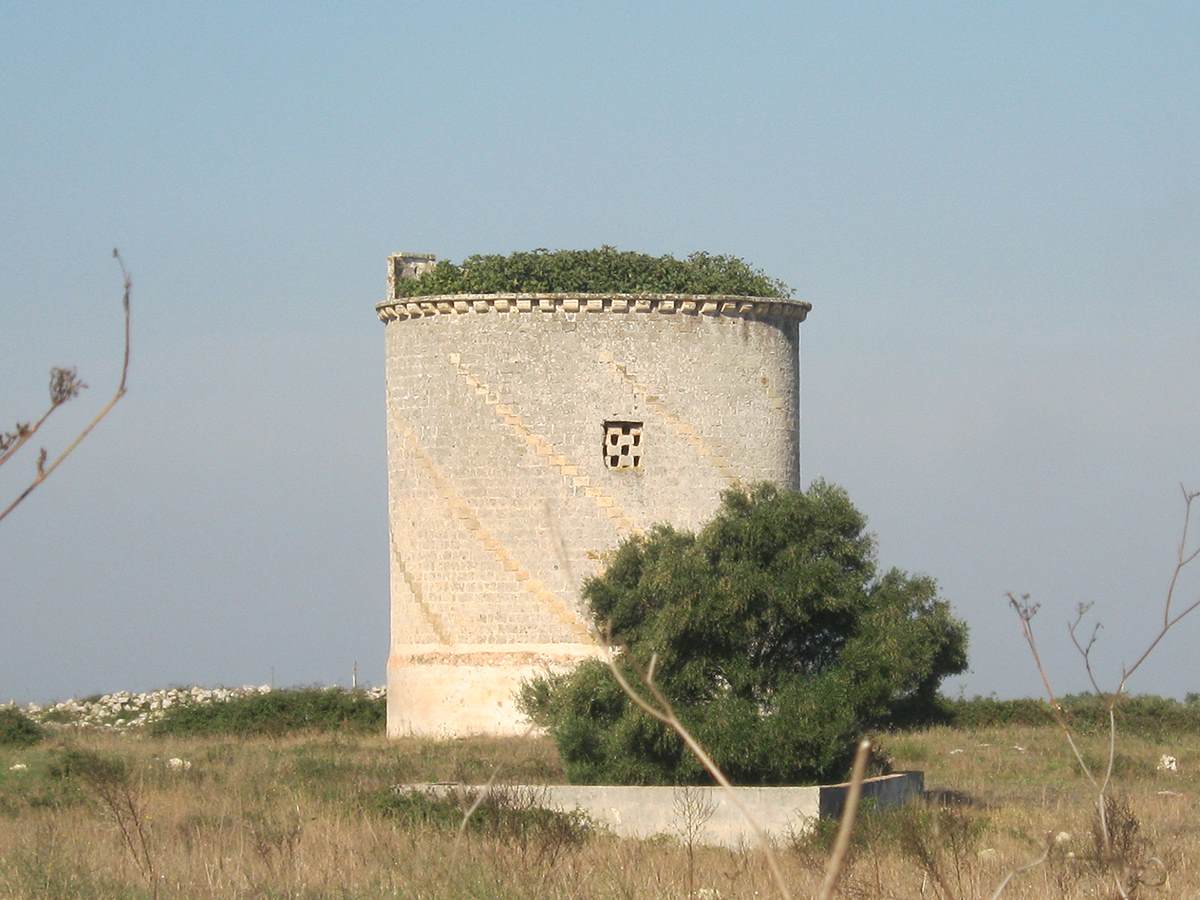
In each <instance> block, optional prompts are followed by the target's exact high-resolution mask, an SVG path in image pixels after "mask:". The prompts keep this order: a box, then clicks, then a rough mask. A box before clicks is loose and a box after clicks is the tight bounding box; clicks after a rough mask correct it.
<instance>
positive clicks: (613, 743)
mask: <svg viewBox="0 0 1200 900" xmlns="http://www.w3.org/2000/svg"><path fill="white" fill-rule="evenodd" d="M583 596H584V598H585V600H586V601H587V603H588V604H589V606H590V608H591V613H592V615H593V617H594V619H595V622H596V625H597V626H598V628H599V629H600V631H601V632H602V633H605V634H607V635H609V637H610V641H611V643H612V645H613V646H614V647H617V648H619V650H618V651H617V657H616V661H615V664H616V665H618V666H620V667H621V668H622V671H623V672H626V673H628V676H629V677H628V680H630V681H631V682H633V683H636V679H637V675H636V674H635V673H637V672H645V671H646V669H647V667H648V666H649V664H650V661H651V659H652V658H653V659H654V680H655V684H656V685H657V687H658V688H659V689H660V690H661V691H662V693H663V694H664V695H665V697H666V698H667V699H668V700H669V701H670V702H671V704H672V705H673V706H674V708H675V711H676V712H677V714H678V716H679V718H680V720H681V721H682V722H683V723H684V724H685V725H686V727H687V728H688V730H689V731H690V732H691V733H692V734H693V735H694V736H695V737H696V738H697V740H699V742H700V743H701V744H702V745H703V746H704V747H705V748H706V749H707V750H708V751H709V753H710V755H711V756H712V757H713V759H714V760H715V762H716V763H717V765H718V766H720V768H721V769H723V770H724V772H725V774H726V775H728V776H729V778H731V779H732V780H733V781H735V782H740V783H742V784H787V783H803V782H812V781H827V780H831V779H832V780H836V779H838V778H840V777H842V776H844V775H845V773H846V771H847V769H848V766H849V763H850V759H851V756H852V754H853V750H854V746H855V742H856V741H857V739H858V738H860V737H861V736H862V734H863V733H864V732H865V731H869V730H871V729H873V728H878V727H880V726H881V725H883V724H885V723H886V722H887V721H888V720H889V718H890V717H891V716H893V715H895V714H896V713H897V712H898V711H899V710H901V709H903V710H904V713H905V715H906V716H911V715H913V714H914V712H919V710H920V708H921V707H922V706H927V707H928V706H931V705H932V704H933V703H934V701H935V700H936V696H937V688H938V685H939V683H940V682H941V680H942V679H943V678H945V677H946V676H947V675H951V674H956V673H959V672H961V671H963V670H964V669H965V667H966V642H967V634H966V626H965V625H964V624H963V623H962V622H961V621H960V620H958V619H956V618H954V616H952V615H951V613H950V608H949V605H948V603H947V602H946V601H945V600H943V599H942V598H941V597H939V595H938V589H937V584H936V582H935V581H934V580H933V579H932V578H928V577H925V576H912V575H909V574H907V573H905V572H903V571H900V570H897V569H891V570H889V571H886V572H884V573H883V574H882V575H880V574H877V571H876V555H875V541H874V538H873V537H872V535H871V534H869V533H868V532H867V531H866V518H865V517H864V516H863V514H862V513H860V512H859V511H858V510H857V509H856V508H855V507H854V505H853V504H852V503H851V502H850V499H849V497H848V496H847V495H846V492H845V491H844V490H842V489H841V488H839V487H836V486H834V485H831V484H827V483H824V482H817V483H815V484H814V485H812V486H811V487H810V488H809V490H807V491H805V492H803V493H801V492H795V491H787V490H781V489H779V488H776V487H774V486H772V485H768V484H762V485H758V486H756V487H754V488H753V489H750V490H742V489H733V490H730V491H728V492H726V493H725V494H724V496H723V498H722V503H721V506H720V508H719V510H718V512H717V514H716V516H715V517H714V518H713V520H712V521H711V522H709V523H708V524H707V525H706V526H705V527H704V528H702V529H701V530H700V531H699V532H698V533H692V532H689V531H685V530H681V529H677V528H673V527H671V526H669V525H658V526H656V527H654V528H653V529H651V530H650V531H649V532H648V533H647V534H644V535H638V536H634V537H631V538H629V539H627V540H626V541H625V542H624V543H622V544H621V545H620V547H619V548H618V549H617V550H616V551H615V552H614V555H613V557H612V559H611V561H610V563H609V565H608V567H607V569H606V571H605V572H604V573H603V574H601V575H599V576H598V577H595V578H592V579H590V580H589V581H588V582H586V584H585V585H584V588H583ZM520 699H521V706H522V709H523V710H524V711H525V712H526V714H527V715H529V716H530V718H531V719H532V720H533V721H534V722H536V723H537V724H539V725H541V726H543V727H545V728H546V729H547V730H548V731H549V733H550V734H551V735H552V736H553V738H554V739H555V741H556V742H557V744H558V748H559V751H560V753H561V755H562V758H563V761H564V764H565V766H566V769H567V774H568V777H569V778H570V779H571V780H572V781H575V782H582V783H600V782H609V783H622V784H687V783H700V782H704V781H706V780H707V779H708V776H707V774H706V773H705V771H704V770H703V769H702V767H701V766H700V764H699V763H698V762H697V761H696V759H695V758H694V757H693V755H692V754H691V753H689V752H688V751H687V750H686V749H685V748H684V746H683V743H682V742H681V740H680V739H679V737H678V736H677V735H676V734H675V733H674V732H673V731H672V730H671V729H669V728H667V727H666V726H664V725H662V724H661V723H659V722H657V721H655V720H654V719H652V718H651V717H650V716H648V715H646V714H645V713H644V712H643V711H642V710H640V709H638V708H637V706H636V705H635V704H633V703H632V702H631V701H630V699H629V697H628V696H627V695H626V694H625V693H624V691H622V689H621V687H620V686H619V685H618V684H617V682H616V680H615V679H614V678H613V674H612V672H611V671H610V670H609V668H608V666H607V664H606V663H605V662H603V661H601V660H589V661H586V662H584V663H582V664H581V665H579V666H578V667H577V668H575V669H574V670H573V671H571V672H567V673H563V674H546V675H543V676H541V677H538V678H535V679H533V680H532V681H530V682H527V683H526V684H525V685H524V686H523V689H522V693H521V698H520Z"/></svg>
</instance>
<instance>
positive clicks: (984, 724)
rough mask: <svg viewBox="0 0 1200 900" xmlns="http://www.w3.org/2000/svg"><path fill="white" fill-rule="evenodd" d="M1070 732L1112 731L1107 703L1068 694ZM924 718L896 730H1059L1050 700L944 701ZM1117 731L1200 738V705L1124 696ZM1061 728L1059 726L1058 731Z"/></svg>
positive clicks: (1065, 710)
mask: <svg viewBox="0 0 1200 900" xmlns="http://www.w3.org/2000/svg"><path fill="white" fill-rule="evenodd" d="M1058 701H1059V703H1060V704H1061V705H1062V708H1063V713H1064V714H1065V715H1066V717H1067V721H1069V722H1070V723H1071V727H1072V728H1073V729H1075V730H1076V731H1079V732H1081V733H1083V734H1097V733H1101V732H1107V731H1108V703H1107V702H1106V701H1105V698H1103V697H1100V696H1098V695H1096V694H1066V695H1064V696H1062V697H1059V698H1058ZM924 713H925V715H924V716H918V715H914V716H912V717H907V718H903V719H900V718H898V719H897V720H896V721H894V722H893V723H892V724H894V725H896V726H897V727H920V726H922V725H932V724H937V725H949V726H951V727H953V728H1005V727H1007V726H1010V725H1028V726H1041V725H1055V722H1054V718H1053V716H1051V715H1050V706H1049V704H1048V703H1047V702H1046V701H1045V700H1041V699H1034V698H1031V697H1022V698H1019V699H1015V700H998V699H996V698H995V697H973V698H971V699H969V700H967V699H958V700H949V699H946V698H939V699H938V701H937V704H936V706H935V707H933V708H931V709H928V710H925V711H924ZM1115 715H1116V719H1117V728H1118V730H1120V731H1125V732H1130V733H1136V734H1140V735H1142V736H1144V737H1148V738H1150V739H1152V740H1157V739H1161V738H1163V737H1166V736H1168V735H1177V734H1200V704H1196V703H1189V702H1187V701H1184V702H1180V701H1178V700H1173V699H1171V698H1170V697H1159V696H1156V695H1154V694H1133V695H1130V696H1127V697H1124V698H1123V699H1122V700H1121V704H1120V705H1119V706H1118V707H1117V708H1116V712H1115ZM1056 727H1057V726H1056Z"/></svg>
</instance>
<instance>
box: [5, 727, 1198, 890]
mask: <svg viewBox="0 0 1200 900" xmlns="http://www.w3.org/2000/svg"><path fill="white" fill-rule="evenodd" d="M883 743H884V745H885V747H886V749H888V750H889V751H890V752H891V754H892V756H893V757H894V759H895V764H896V767H897V768H920V769H924V770H925V772H926V785H927V788H929V793H930V797H929V800H928V802H927V803H926V804H924V805H917V806H914V807H911V808H908V809H906V810H902V811H893V812H886V813H874V814H871V813H869V812H868V813H867V814H866V815H864V816H863V817H862V818H861V820H860V823H859V826H858V828H857V831H856V842H855V845H854V848H853V851H852V854H851V857H850V863H849V868H848V871H847V873H846V875H845V877H844V878H843V880H842V883H841V885H840V888H839V893H840V895H842V896H848V897H922V896H926V897H956V898H967V897H971V898H974V897H990V896H991V895H992V893H993V891H994V889H995V887H996V885H997V884H998V883H999V882H1000V881H1001V880H1002V879H1003V878H1004V876H1005V875H1006V874H1007V873H1008V872H1009V871H1010V870H1011V869H1013V868H1015V867H1018V866H1021V865H1023V864H1025V863H1027V862H1029V861H1030V860H1033V859H1036V858H1038V857H1039V856H1040V855H1041V854H1042V851H1043V848H1044V847H1045V846H1046V840H1047V835H1049V839H1050V841H1051V844H1052V847H1053V849H1052V850H1051V852H1050V854H1049V856H1048V858H1047V859H1046V861H1045V862H1044V863H1043V864H1041V865H1038V866H1036V867H1034V868H1032V869H1030V870H1029V871H1027V872H1024V873H1022V874H1020V875H1018V876H1016V877H1015V878H1014V879H1013V880H1012V882H1011V883H1010V885H1009V887H1008V888H1007V890H1006V891H1005V893H1004V895H1003V896H1005V897H1022V898H1035V897H1036V898H1057V897H1063V898H1076V897H1097V896H1100V897H1106V896H1114V895H1115V888H1114V887H1113V881H1112V871H1113V867H1114V866H1116V867H1119V868H1120V867H1124V868H1125V869H1128V867H1130V866H1133V867H1137V871H1138V872H1140V877H1141V878H1140V880H1141V882H1142V884H1141V885H1140V886H1138V887H1136V888H1135V890H1134V893H1135V895H1136V896H1140V897H1145V896H1162V897H1200V814H1198V812H1197V807H1196V798H1197V795H1198V793H1200V739H1198V738H1197V737H1196V736H1195V735H1187V736H1181V737H1179V738H1178V740H1171V739H1168V740H1165V741H1163V740H1158V741H1153V742H1151V741H1148V740H1145V739H1142V738H1139V737H1138V736H1137V735H1122V736H1121V737H1120V740H1119V747H1118V754H1117V759H1116V767H1115V784H1116V789H1115V791H1114V795H1115V797H1116V801H1117V802H1116V803H1115V804H1114V807H1113V834H1114V841H1113V845H1114V850H1113V853H1114V854H1116V853H1119V854H1121V858H1120V859H1119V860H1115V861H1110V863H1108V864H1106V863H1104V862H1103V861H1101V860H1098V859H1097V851H1096V847H1095V845H1094V843H1093V838H1092V819H1093V815H1092V807H1091V806H1090V796H1089V793H1088V789H1087V783H1086V782H1085V781H1084V779H1083V778H1082V777H1081V776H1080V775H1079V774H1078V772H1077V770H1076V768H1075V767H1074V765H1073V764H1072V760H1071V759H1070V756H1069V754H1068V752H1067V751H1066V748H1065V746H1064V745H1063V742H1062V739H1061V737H1060V735H1059V734H1058V732H1057V731H1056V730H1055V729H1053V728H1049V727H1046V728H1031V727H1010V728H1006V729H1002V730H1001V729H983V730H978V731H966V730H951V729H931V730H926V731H918V732H908V733H903V734H896V735H892V736H890V737H888V736H885V737H884V740H883ZM1084 751H1085V753H1088V754H1091V755H1093V756H1095V757H1096V758H1099V757H1100V756H1101V755H1102V753H1103V751H1104V739H1103V738H1102V737H1096V738H1091V739H1088V738H1085V739H1084ZM1164 753H1165V754H1169V755H1171V756H1174V757H1176V759H1177V760H1178V770H1177V771H1175V772H1168V771H1162V770H1160V769H1159V768H1158V764H1159V761H1160V757H1161V756H1162V755H1163V754H1164ZM497 767H498V773H497V777H498V779H499V780H500V781H512V782H525V783H528V782H530V781H538V780H541V781H557V780H561V769H560V766H559V764H558V761H557V758H556V754H555V750H554V747H553V745H552V744H551V743H550V742H549V741H548V740H544V739H538V738H531V739H524V740H462V741H454V742H446V743H438V742H433V741H425V740H409V741H399V742H388V741H386V740H384V739H383V738H382V737H358V736H355V737H331V736H329V735H311V736H291V737H286V738H279V739H266V738H256V739H228V738H206V739H197V738H190V739H184V738H168V737H151V736H148V735H138V734H89V733H87V732H82V733H79V734H75V735H73V736H71V738H70V739H69V741H68V740H67V739H66V738H51V739H50V740H48V741H45V742H43V743H41V744H39V745H37V746H35V747H32V748H28V749H19V750H18V749H8V748H5V749H0V896H4V897H106V898H107V897H131V898H132V897H150V896H155V895H157V896H163V897H377V896H399V897H579V898H584V897H686V896H688V895H689V894H691V895H692V896H696V897H706V898H715V897H722V898H733V897H770V896H773V895H774V894H775V890H774V888H773V886H772V883H771V880H770V877H769V874H768V872H767V867H766V866H765V864H764V860H763V857H762V855H761V851H759V850H756V849H753V848H747V849H744V850H742V851H740V852H733V851H726V850H715V849H707V848H698V847H697V848H689V847H688V846H687V843H686V841H685V840H684V839H682V838H681V837H677V838H661V839H656V840H651V841H628V840H617V839H615V838H612V837H611V836H608V835H606V834H604V833H599V832H589V831H588V830H586V829H584V828H580V827H578V823H575V822H564V821H561V820H560V819H558V818H554V817H544V816H537V815H535V814H533V813H532V812H530V811H529V810H522V809H513V810H509V811H508V812H507V813H506V814H505V815H502V816H496V815H489V816H483V817H481V818H480V820H479V822H478V823H474V824H473V825H472V827H470V828H468V829H467V831H466V832H465V833H463V834H461V835H460V834H459V831H458V828H457V823H458V818H459V816H458V812H457V810H450V811H446V810H437V809H419V808H409V807H404V806H403V805H396V804H394V803H392V802H390V797H391V795H390V794H389V791H388V789H389V787H390V786H392V785H394V784H396V783H399V782H411V781H433V780H463V781H467V782H471V781H475V782H479V781H483V780H486V779H487V778H488V777H489V776H490V775H491V774H492V771H493V770H494V769H496V768H497ZM680 825H681V832H682V831H686V828H685V827H684V826H685V825H686V823H685V822H681V823H680ZM828 839H829V831H828V829H820V830H819V831H818V832H817V833H816V834H815V835H813V836H810V837H808V838H806V839H803V840H796V841H790V842H783V843H781V844H780V845H779V847H778V852H779V855H780V859H781V862H782V865H783V868H784V871H785V874H786V876H787V878H788V880H789V881H790V883H791V885H792V890H793V893H794V895H795V896H797V897H807V896H812V895H813V894H814V893H815V892H816V890H817V887H818V885H819V883H820V879H821V872H822V867H823V864H824V860H825V857H826V854H827V847H828Z"/></svg>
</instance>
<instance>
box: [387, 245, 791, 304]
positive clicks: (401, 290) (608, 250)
mask: <svg viewBox="0 0 1200 900" xmlns="http://www.w3.org/2000/svg"><path fill="white" fill-rule="evenodd" d="M506 292H523V293H550V292H581V293H609V294H611V293H627V294H637V293H663V294H733V295H738V296H746V297H789V296H791V293H792V291H791V288H789V287H788V286H787V285H786V284H784V283H783V282H782V281H778V280H777V279H774V278H771V277H770V276H768V275H766V274H764V273H763V272H761V271H759V270H758V269H755V268H753V267H752V266H751V265H749V264H748V263H747V262H745V261H744V260H742V259H739V258H737V257H736V256H722V255H712V254H708V253H700V252H697V253H692V254H691V255H689V256H688V258H687V259H685V260H680V259H675V257H673V256H670V255H667V256H649V255H647V254H645V253H632V252H629V251H621V250H618V249H616V248H615V247H607V246H606V247H600V248H599V249H597V250H555V251H549V250H534V251H532V252H525V253H512V254H509V255H508V256H498V255H488V256H480V255H476V256H468V257H467V258H466V259H464V260H463V261H462V263H461V264H460V265H455V264H454V263H452V262H449V261H447V260H443V261H442V262H439V263H438V264H437V265H435V266H434V267H433V269H431V270H430V271H428V272H426V273H424V274H423V275H421V276H420V277H418V278H413V279H406V280H403V281H399V282H397V284H396V295H397V296H398V297H422V296H429V295H432V294H498V293H506Z"/></svg>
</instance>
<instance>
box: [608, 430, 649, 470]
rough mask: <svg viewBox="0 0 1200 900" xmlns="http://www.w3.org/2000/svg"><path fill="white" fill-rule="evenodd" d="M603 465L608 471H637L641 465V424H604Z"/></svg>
mask: <svg viewBox="0 0 1200 900" xmlns="http://www.w3.org/2000/svg"><path fill="white" fill-rule="evenodd" d="M604 465H605V467H607V468H609V469H637V468H639V467H640V466H641V465H642V423H641V422H605V423H604Z"/></svg>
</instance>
